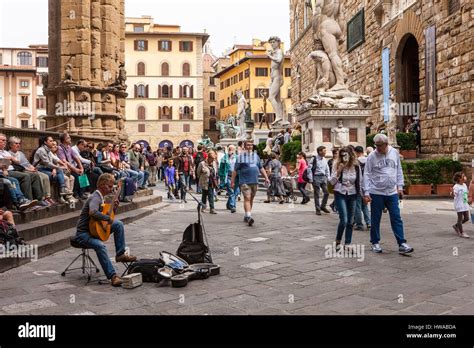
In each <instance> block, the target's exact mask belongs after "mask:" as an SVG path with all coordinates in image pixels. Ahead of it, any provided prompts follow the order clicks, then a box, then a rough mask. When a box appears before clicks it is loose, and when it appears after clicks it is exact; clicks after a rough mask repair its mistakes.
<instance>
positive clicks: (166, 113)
mask: <svg viewBox="0 0 474 348" xmlns="http://www.w3.org/2000/svg"><path fill="white" fill-rule="evenodd" d="M161 119H162V120H171V108H169V107H167V106H164V107H163V110H162V112H161Z"/></svg>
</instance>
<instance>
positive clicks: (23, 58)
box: [17, 52, 33, 65]
mask: <svg viewBox="0 0 474 348" xmlns="http://www.w3.org/2000/svg"><path fill="white" fill-rule="evenodd" d="M17 58H18V65H33V62H32V56H31V53H30V52H19V53H18V55H17Z"/></svg>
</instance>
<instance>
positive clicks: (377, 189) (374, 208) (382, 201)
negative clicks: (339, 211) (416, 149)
mask: <svg viewBox="0 0 474 348" xmlns="http://www.w3.org/2000/svg"><path fill="white" fill-rule="evenodd" d="M374 143H375V146H376V150H375V151H374V152H372V153H371V154H370V155H369V157H368V158H367V163H366V164H365V170H364V202H365V203H366V204H368V203H371V206H370V207H371V220H372V225H371V228H370V243H372V251H374V252H376V253H381V252H382V248H381V247H380V220H381V218H382V211H383V209H384V208H385V207H386V208H387V209H388V212H389V214H390V223H391V225H392V231H393V233H394V235H395V238H396V239H397V243H398V246H399V249H398V251H399V253H400V254H409V253H412V252H413V248H412V247H410V246H409V245H408V244H407V241H406V240H405V236H404V231H403V221H402V218H401V216H400V207H399V204H398V200H399V197H403V186H404V180H403V171H402V164H401V162H400V154H399V153H398V151H397V150H396V149H394V148H393V147H391V146H389V145H388V138H387V136H386V135H384V134H377V135H376V136H375V138H374Z"/></svg>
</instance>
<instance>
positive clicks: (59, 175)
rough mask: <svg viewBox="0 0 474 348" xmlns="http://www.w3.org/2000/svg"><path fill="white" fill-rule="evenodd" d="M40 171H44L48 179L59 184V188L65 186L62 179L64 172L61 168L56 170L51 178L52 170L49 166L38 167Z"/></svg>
mask: <svg viewBox="0 0 474 348" xmlns="http://www.w3.org/2000/svg"><path fill="white" fill-rule="evenodd" d="M38 170H39V171H40V172H41V173H44V174H46V175H47V176H48V178H49V181H50V182H51V181H53V180H54V181H56V182H57V183H58V185H59V188H63V187H66V182H65V180H64V172H63V171H62V170H61V169H57V170H56V176H55V177H54V178H53V174H52V172H53V170H52V169H51V168H40V169H38Z"/></svg>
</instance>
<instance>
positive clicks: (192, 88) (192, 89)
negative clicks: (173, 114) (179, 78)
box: [191, 86, 194, 99]
mask: <svg viewBox="0 0 474 348" xmlns="http://www.w3.org/2000/svg"><path fill="white" fill-rule="evenodd" d="M193 98H194V86H191V99H193Z"/></svg>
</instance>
